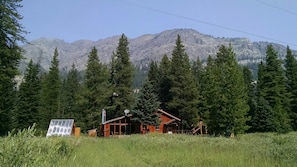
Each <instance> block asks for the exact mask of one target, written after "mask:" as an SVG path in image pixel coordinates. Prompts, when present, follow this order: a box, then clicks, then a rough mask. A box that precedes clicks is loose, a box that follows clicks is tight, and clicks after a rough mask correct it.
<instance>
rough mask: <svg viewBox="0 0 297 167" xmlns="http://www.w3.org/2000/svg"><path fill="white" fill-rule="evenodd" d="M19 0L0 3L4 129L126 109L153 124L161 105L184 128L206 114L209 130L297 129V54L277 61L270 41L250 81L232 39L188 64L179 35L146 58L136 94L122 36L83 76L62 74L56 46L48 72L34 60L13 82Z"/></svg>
mask: <svg viewBox="0 0 297 167" xmlns="http://www.w3.org/2000/svg"><path fill="white" fill-rule="evenodd" d="M18 2H20V0H16V1H15V2H11V3H1V6H0V7H1V9H5V11H7V13H5V12H4V13H1V15H4V14H5V15H7V16H11V17H1V19H2V20H3V21H2V20H1V21H2V22H1V23H3V22H5V21H6V22H7V23H11V24H3V25H1V26H2V27H4V28H3V29H1V31H0V35H1V36H0V37H1V41H0V45H1V48H0V53H1V58H0V60H1V61H0V63H1V73H0V76H1V77H0V80H1V82H0V91H1V92H0V103H1V105H0V119H1V120H0V121H1V122H0V134H1V135H5V134H6V133H7V132H8V131H9V130H11V129H13V128H18V129H22V128H27V127H28V126H31V125H32V124H33V123H37V127H38V128H40V129H42V130H46V129H47V128H48V124H49V122H50V120H51V119H54V118H73V119H75V123H76V126H79V127H81V129H82V130H83V131H86V130H88V129H91V128H97V127H98V126H99V124H100V121H101V113H102V109H105V110H106V111H107V119H112V118H115V117H117V116H122V115H124V112H123V111H124V110H125V109H129V110H131V112H132V114H133V115H134V117H133V119H134V121H138V122H140V123H142V124H153V125H157V124H158V116H157V115H155V111H156V110H157V109H158V108H161V109H163V110H165V111H167V112H169V113H171V114H173V115H175V116H177V117H179V118H181V119H182V126H183V128H184V129H190V128H191V126H192V125H193V124H197V123H198V121H200V120H203V121H204V122H205V123H206V124H207V127H208V130H209V132H210V133H211V134H213V135H226V134H230V133H235V134H240V133H246V132H278V133H287V132H289V131H292V130H296V129H297V124H296V121H297V113H296V111H297V110H296V109H297V75H296V74H297V60H296V58H295V57H294V55H293V54H292V52H291V50H290V48H289V47H287V55H286V58H285V60H280V59H279V57H278V53H277V52H276V51H275V50H274V48H273V47H272V45H268V46H267V50H266V56H265V59H264V60H263V61H261V62H260V63H259V65H258V75H257V76H258V78H257V79H254V78H253V77H252V73H251V71H250V69H249V68H248V67H247V66H240V65H239V64H238V62H237V61H236V55H235V53H234V51H233V48H232V46H231V45H228V46H224V45H223V46H221V47H220V48H219V50H218V52H217V54H216V55H213V56H211V55H210V56H209V57H208V59H207V61H206V63H202V62H201V60H200V59H199V58H197V60H195V61H193V62H191V61H190V60H189V57H188V55H187V53H186V51H185V48H184V45H183V44H182V41H181V37H180V36H178V37H177V39H176V43H175V47H174V49H173V51H172V55H171V56H170V58H169V57H168V56H167V55H164V56H163V58H162V60H161V61H160V62H155V61H151V63H150V65H149V69H148V73H147V76H146V77H145V79H144V81H143V82H144V83H143V86H142V88H141V89H140V93H135V91H134V90H133V86H132V85H133V81H134V77H135V67H134V66H133V65H132V63H131V61H130V52H129V47H128V45H129V41H128V39H127V37H126V36H125V35H124V34H123V35H122V36H121V37H120V39H119V42H118V46H117V49H116V50H115V51H114V52H113V54H112V55H111V62H110V63H109V64H103V63H101V62H100V59H99V56H98V53H97V49H96V48H95V47H94V48H92V50H91V51H90V53H89V55H88V62H87V64H86V70H85V71H84V74H83V79H82V80H80V76H79V72H78V71H77V69H76V67H75V65H72V68H71V70H70V71H69V72H68V73H67V75H66V77H65V78H62V77H61V74H60V71H59V61H58V60H59V51H58V50H57V49H55V51H54V53H53V59H52V61H51V66H50V69H49V71H48V72H41V71H40V66H39V64H35V63H33V62H32V60H31V61H30V62H29V64H28V66H27V69H26V71H25V75H24V80H23V82H22V83H21V84H20V86H19V87H16V82H15V80H14V77H15V76H16V75H17V74H18V69H17V67H18V63H19V61H20V59H21V58H22V56H21V53H22V49H21V48H20V47H19V46H18V45H17V41H25V39H24V38H23V36H22V34H23V33H25V31H24V30H23V28H22V26H21V25H20V24H18V22H17V20H19V19H21V16H20V15H19V14H18V13H17V11H16V8H17V7H19V5H18ZM6 9H7V10H6ZM1 11H2V10H1ZM99 54H100V53H99Z"/></svg>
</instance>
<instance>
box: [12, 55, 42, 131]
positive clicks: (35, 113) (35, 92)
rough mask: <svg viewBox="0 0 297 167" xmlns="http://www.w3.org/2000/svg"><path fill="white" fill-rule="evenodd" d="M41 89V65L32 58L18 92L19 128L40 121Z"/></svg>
mask: <svg viewBox="0 0 297 167" xmlns="http://www.w3.org/2000/svg"><path fill="white" fill-rule="evenodd" d="M40 89H41V84H40V78H39V66H38V65H37V64H34V63H33V61H32V60H31V61H30V62H29V64H28V67H27V69H26V73H25V77H24V81H23V82H22V83H21V85H20V89H19V92H18V103H17V113H18V115H17V122H18V126H17V127H18V128H19V129H23V128H28V127H29V126H32V125H33V124H34V123H40V114H39V107H40V100H39V97H40Z"/></svg>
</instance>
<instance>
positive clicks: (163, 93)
mask: <svg viewBox="0 0 297 167" xmlns="http://www.w3.org/2000/svg"><path fill="white" fill-rule="evenodd" d="M170 67H171V61H170V60H169V58H168V56H167V55H166V54H165V55H164V56H163V58H162V60H161V62H160V66H159V75H160V83H159V84H160V85H159V87H160V88H159V91H160V92H159V94H158V99H159V101H160V103H161V104H160V108H161V109H163V110H164V111H168V110H169V109H168V102H169V100H170V94H169V90H170V88H171V83H170V79H169V76H170Z"/></svg>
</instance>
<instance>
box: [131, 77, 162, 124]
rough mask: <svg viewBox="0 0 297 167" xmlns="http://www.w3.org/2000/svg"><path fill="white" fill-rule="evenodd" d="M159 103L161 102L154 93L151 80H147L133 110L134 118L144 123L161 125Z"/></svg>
mask: <svg viewBox="0 0 297 167" xmlns="http://www.w3.org/2000/svg"><path fill="white" fill-rule="evenodd" d="M159 105H160V102H159V101H158V97H157V95H156V94H155V93H154V88H153V85H152V84H151V82H150V81H149V80H146V81H145V83H144V85H143V88H142V90H141V92H140V96H139V98H138V101H137V103H136V106H135V107H134V109H133V111H132V114H133V120H134V121H136V122H139V123H141V124H143V125H155V126H157V125H159V123H160V122H159V117H158V115H157V114H156V111H157V110H158V108H159Z"/></svg>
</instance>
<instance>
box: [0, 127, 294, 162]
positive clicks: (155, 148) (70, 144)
mask: <svg viewBox="0 0 297 167" xmlns="http://www.w3.org/2000/svg"><path fill="white" fill-rule="evenodd" d="M24 141H26V142H27V143H30V144H24ZM0 143H1V144H2V146H4V145H6V146H5V147H4V148H3V147H2V148H0V158H1V159H0V161H2V162H5V163H2V164H0V166H1V165H2V166H3V165H4V166H13V165H11V163H10V162H9V161H13V162H14V164H16V165H15V166H58V167H68V166H71V167H93V166H94V167H98V166H103V167H120V166H122V167H126V166H127V167H133V166H137V167H146V166H147V167H153V166H160V167H166V166H168V167H174V166H178V167H179V166H181V167H187V166H191V167H192V166H207V167H208V166H219V167H224V166H226V167H233V166H234V167H239V166H240V167H245V166H247V167H251V166H253V167H254V166H255V167H257V166H260V167H271V166H281V167H283V166H292V167H293V166H297V133H296V132H293V133H289V134H285V135H276V134H272V133H265V134H263V133H258V134H245V135H240V136H236V138H234V139H230V138H224V137H201V136H191V135H168V134H157V133H152V134H147V135H131V136H122V137H119V138H112V137H111V138H90V137H83V136H82V137H79V138H75V137H70V138H69V137H63V138H61V137H60V138H59V137H54V138H45V137H28V135H26V133H24V134H20V135H15V136H10V137H5V138H0ZM15 147H16V148H15ZM22 147H25V148H22ZM11 151H14V153H13V154H10V153H11ZM7 154H9V155H7ZM29 155H30V156H29ZM21 157H25V158H21ZM26 157H27V158H28V159H26ZM28 161H29V162H28ZM43 162H46V163H44V164H42V163H43Z"/></svg>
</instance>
